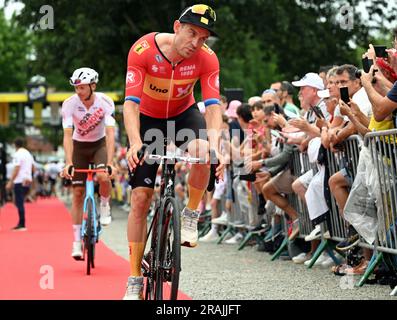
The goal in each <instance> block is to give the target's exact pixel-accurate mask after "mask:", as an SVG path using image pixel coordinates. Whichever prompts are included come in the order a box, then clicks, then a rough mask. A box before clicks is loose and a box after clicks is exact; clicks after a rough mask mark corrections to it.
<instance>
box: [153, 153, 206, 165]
mask: <svg viewBox="0 0 397 320" xmlns="http://www.w3.org/2000/svg"><path fill="white" fill-rule="evenodd" d="M149 159H150V160H176V161H182V162H188V163H205V160H203V159H201V158H193V157H182V156H177V155H166V156H160V155H157V154H150V155H149Z"/></svg>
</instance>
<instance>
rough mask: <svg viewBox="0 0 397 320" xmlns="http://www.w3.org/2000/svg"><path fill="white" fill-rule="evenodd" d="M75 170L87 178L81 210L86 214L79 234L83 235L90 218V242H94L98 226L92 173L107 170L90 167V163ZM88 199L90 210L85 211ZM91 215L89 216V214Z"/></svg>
mask: <svg viewBox="0 0 397 320" xmlns="http://www.w3.org/2000/svg"><path fill="white" fill-rule="evenodd" d="M74 171H75V172H82V173H86V174H87V179H86V184H85V198H84V204H83V212H84V213H86V214H88V216H87V217H84V218H85V219H83V224H82V227H81V236H82V237H84V232H85V229H86V221H87V219H91V220H92V223H93V224H92V225H93V226H94V228H93V229H94V230H93V231H94V234H93V239H91V240H92V242H93V243H95V242H97V240H98V235H99V233H98V227H97V225H98V224H97V214H96V213H97V210H96V203H95V191H94V179H93V176H94V173H98V172H103V173H106V172H107V171H106V170H105V169H92V166H91V165H90V166H89V168H88V169H75V170H74ZM88 201H91V204H92V212H87V204H88ZM90 215H91V216H90Z"/></svg>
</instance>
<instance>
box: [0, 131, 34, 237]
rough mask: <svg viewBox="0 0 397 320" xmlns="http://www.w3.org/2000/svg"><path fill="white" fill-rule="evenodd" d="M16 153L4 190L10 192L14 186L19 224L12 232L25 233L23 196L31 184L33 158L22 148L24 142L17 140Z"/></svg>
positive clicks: (15, 143) (15, 142)
mask: <svg viewBox="0 0 397 320" xmlns="http://www.w3.org/2000/svg"><path fill="white" fill-rule="evenodd" d="M14 145H15V149H16V152H15V154H14V156H13V160H12V163H13V165H14V169H13V171H12V174H11V177H10V180H9V181H8V182H7V185H6V189H8V190H11V189H12V187H13V186H14V200H15V205H16V207H17V208H18V215H19V223H18V225H17V226H16V227H14V228H13V230H14V231H26V230H27V229H26V223H25V196H26V195H27V193H28V191H29V187H30V185H31V184H32V173H33V163H34V160H33V157H32V155H31V154H30V152H29V151H28V150H26V149H25V148H24V147H23V146H24V140H23V139H21V138H17V139H15V141H14Z"/></svg>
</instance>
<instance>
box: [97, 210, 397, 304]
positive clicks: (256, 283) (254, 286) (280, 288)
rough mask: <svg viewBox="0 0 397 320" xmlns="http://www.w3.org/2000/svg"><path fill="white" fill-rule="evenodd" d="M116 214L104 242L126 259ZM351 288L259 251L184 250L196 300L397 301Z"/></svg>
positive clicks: (369, 288) (384, 289)
mask: <svg viewBox="0 0 397 320" xmlns="http://www.w3.org/2000/svg"><path fill="white" fill-rule="evenodd" d="M112 214H113V217H114V219H113V222H112V224H111V225H110V226H108V227H106V229H105V230H104V232H103V234H102V240H103V241H104V242H105V243H106V245H108V246H109V247H110V248H111V249H112V250H114V251H115V252H116V253H117V254H119V255H120V256H122V257H124V258H125V259H128V242H127V239H126V223H127V216H128V213H127V212H125V211H123V210H121V209H120V208H119V207H117V206H116V205H114V206H113V209H112ZM127 276H128V275H126V277H127ZM350 279H352V278H350ZM355 280H358V278H354V281H355ZM352 284H353V282H352V281H350V280H349V279H346V278H341V277H337V276H334V275H333V274H332V273H331V272H330V271H329V269H321V268H317V267H314V268H312V269H311V270H308V269H307V268H306V267H305V266H303V265H296V264H294V263H292V262H291V261H282V260H276V261H274V262H272V261H270V255H268V254H267V253H262V252H257V251H256V250H255V247H246V248H244V249H243V250H242V251H237V246H235V245H226V244H221V245H216V244H212V243H200V244H199V246H197V247H196V248H193V249H191V248H185V247H182V273H181V280H180V289H181V290H182V291H183V292H184V293H186V294H187V295H189V296H191V297H192V298H193V299H203V300H210V299H220V300H226V299H243V300H245V299H250V300H256V299H259V300H262V299H271V300H273V299H275V300H288V299H324V300H335V299H349V300H350V299H393V300H397V297H390V295H389V294H390V292H391V289H390V287H389V286H381V285H364V286H363V287H362V288H356V287H354V286H352Z"/></svg>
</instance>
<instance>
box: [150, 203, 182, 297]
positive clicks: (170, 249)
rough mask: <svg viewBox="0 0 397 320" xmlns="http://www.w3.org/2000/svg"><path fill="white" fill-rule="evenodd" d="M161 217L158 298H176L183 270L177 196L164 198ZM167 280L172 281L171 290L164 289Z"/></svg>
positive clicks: (157, 256)
mask: <svg viewBox="0 0 397 320" xmlns="http://www.w3.org/2000/svg"><path fill="white" fill-rule="evenodd" d="M159 218H160V224H159V226H160V228H158V230H157V235H158V240H159V241H158V243H157V250H156V261H157V274H156V283H155V284H156V290H155V291H156V300H176V299H177V297H178V287H179V273H180V271H181V231H180V210H179V206H178V204H177V202H176V200H175V198H172V197H169V198H166V199H165V200H164V207H162V212H160V217H159ZM165 282H171V284H170V291H169V292H166V291H164V288H163V284H164V283H165Z"/></svg>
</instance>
